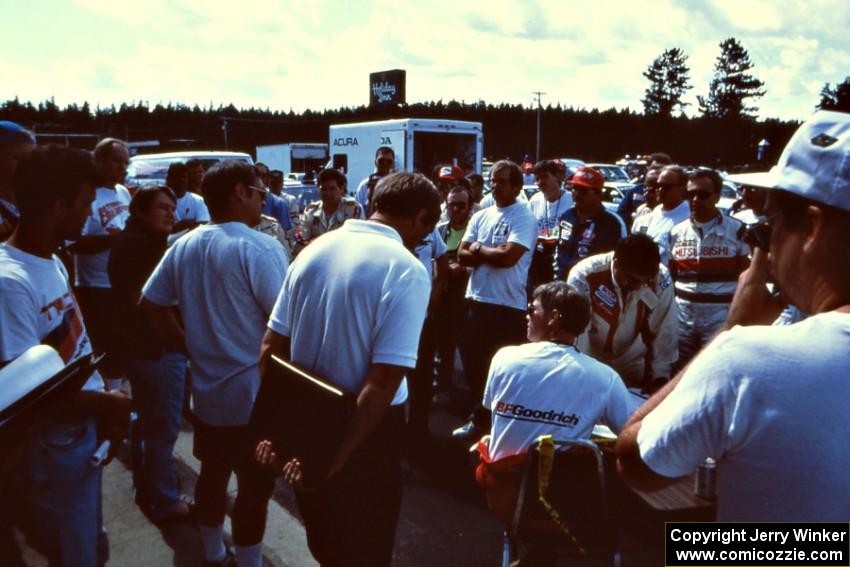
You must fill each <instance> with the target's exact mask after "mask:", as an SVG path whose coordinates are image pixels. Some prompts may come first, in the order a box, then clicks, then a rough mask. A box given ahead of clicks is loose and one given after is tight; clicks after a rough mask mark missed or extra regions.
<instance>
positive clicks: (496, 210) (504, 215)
mask: <svg viewBox="0 0 850 567" xmlns="http://www.w3.org/2000/svg"><path fill="white" fill-rule="evenodd" d="M463 242H470V243H471V242H480V243H481V244H482V245H483V246H489V247H491V248H495V247H498V246H501V245H504V244H508V243H510V242H513V243H515V244H519V245H520V246H522V247H523V248H525V250H526V251H525V253H524V254H523V255H522V257H520V259H519V261H518V262H517V263H516V264H514V265H513V266H511V267H510V268H497V267H496V266H490V265H488V264H481V265H480V266H478V267H477V268H475V269H474V270H473V271H472V276H471V277H470V278H469V284H468V285H467V288H466V297H467V298H468V299H472V300H474V301H480V302H481V303H492V304H495V305H504V306H506V307H512V308H514V309H521V310H523V311H524V310H525V308H526V304H527V302H528V298H527V296H526V292H525V283H526V280H527V279H528V267H529V266H530V265H531V250H533V249H534V245H535V243H536V242H537V220H536V219H535V218H534V215H533V214H532V213H531V211H530V210H529V209H528V207H527V206H526V205H524V204H522V203H519V202H515V203H514V204H513V205H510V206H508V207H488V208H486V209H483V210H481V211H478V212H477V213H475V214H474V215H473V216H472V218H471V219H470V221H469V225H468V226H467V227H466V234H464V235H463Z"/></svg>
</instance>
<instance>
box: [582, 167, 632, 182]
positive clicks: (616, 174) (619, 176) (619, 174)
mask: <svg viewBox="0 0 850 567" xmlns="http://www.w3.org/2000/svg"><path fill="white" fill-rule="evenodd" d="M591 167H593V169H596V170H598V171H599V173H601V174H602V177H604V178H605V181H628V180H629V176H628V175H626V172H625V171H623V170H622V168H620V167H616V166H613V165H593V166H591Z"/></svg>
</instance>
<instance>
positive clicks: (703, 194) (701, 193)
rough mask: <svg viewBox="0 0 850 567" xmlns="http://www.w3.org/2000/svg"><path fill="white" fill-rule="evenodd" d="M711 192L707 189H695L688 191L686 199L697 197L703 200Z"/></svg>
mask: <svg viewBox="0 0 850 567" xmlns="http://www.w3.org/2000/svg"><path fill="white" fill-rule="evenodd" d="M712 195H713V193H712V192H711V191H709V190H708V189H696V190H694V191H688V199H697V200H700V201H703V200H705V199H710V198H711V197H712Z"/></svg>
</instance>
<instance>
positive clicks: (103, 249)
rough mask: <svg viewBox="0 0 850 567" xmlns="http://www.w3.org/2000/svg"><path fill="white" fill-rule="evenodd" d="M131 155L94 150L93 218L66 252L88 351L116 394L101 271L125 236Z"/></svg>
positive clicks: (105, 143) (121, 148)
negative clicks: (88, 341) (69, 256)
mask: <svg viewBox="0 0 850 567" xmlns="http://www.w3.org/2000/svg"><path fill="white" fill-rule="evenodd" d="M129 160H130V154H129V153H128V150H127V144H125V143H124V142H123V141H121V140H117V139H115V138H104V139H103V140H101V141H100V142H99V143H98V144H97V146H95V148H94V164H95V167H96V168H97V172H98V177H99V181H98V187H97V190H96V196H95V200H94V202H93V203H92V212H91V215H89V218H88V221H87V222H86V225H85V226H84V227H83V232H82V235H81V236H80V237H79V238H77V239H76V240H75V241H74V242H73V243H72V244H71V246H69V248H68V249H69V250H70V251H71V252H72V253H73V254H74V271H75V280H76V282H75V283H76V289H75V292H76V295H77V299H78V301H79V302H80V309H82V311H83V316H84V317H85V318H86V325H87V328H88V330H89V335H90V336H91V340H92V346H93V347H94V349H95V351H96V352H98V353H106V354H107V356H106V358H104V360H103V363H102V364H101V371H102V372H103V373H104V376H105V378H106V379H107V380H108V381H109V385H110V388H114V389H120V384H121V375H122V374H123V371H122V370H121V366H120V364H119V363H118V360H117V357H116V356H115V351H116V349H115V347H114V346H113V344H114V343H113V341H114V340H115V339H116V337H117V336H118V333H116V332H115V326H116V325H117V324H118V323H119V322H118V321H115V320H114V317H113V311H112V305H113V301H112V286H111V285H110V283H109V274H108V273H107V270H106V267H107V264H108V263H109V250H110V249H111V248H112V243H113V241H114V240H115V237H116V236H117V235H118V234H120V233H121V231H122V230H124V225H125V224H126V222H127V217H128V216H129V214H130V213H129V210H130V193H129V191H127V188H126V187H124V186H123V185H121V183H122V182H123V181H124V176H125V175H126V174H127V164H128V163H129Z"/></svg>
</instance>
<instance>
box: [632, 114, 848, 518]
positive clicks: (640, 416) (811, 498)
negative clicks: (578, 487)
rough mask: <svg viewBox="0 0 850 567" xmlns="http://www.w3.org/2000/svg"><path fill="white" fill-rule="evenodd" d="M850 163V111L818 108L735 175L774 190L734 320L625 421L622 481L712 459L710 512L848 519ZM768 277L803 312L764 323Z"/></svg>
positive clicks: (664, 480) (653, 483) (677, 471)
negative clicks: (771, 161)
mask: <svg viewBox="0 0 850 567" xmlns="http://www.w3.org/2000/svg"><path fill="white" fill-rule="evenodd" d="M848 163H850V115H848V114H843V113H839V112H825V111H822V112H818V113H816V114H815V115H814V116H813V117H812V118H810V119H809V120H808V121H807V122H805V123H804V124H803V125H802V126H800V128H799V129H798V130H797V132H796V133H795V134H794V136H793V137H792V138H791V140H790V141H789V142H788V145H787V146H786V147H785V150H784V151H783V152H782V156H781V157H780V158H779V163H778V165H777V167H776V168H775V169H774V170H772V171H771V172H768V173H766V174H747V175H746V176H745V177H746V179H740V181H741V182H744V181H746V184H748V185H752V186H756V187H764V188H766V189H769V191H768V200H767V207H766V210H765V214H766V221H765V223H764V224H763V225H762V226H761V228H760V229H759V231H760V234H759V239H758V242H759V248H756V249H755V251H754V254H753V260H752V264H751V265H750V268H749V269H748V270H747V271H746V272H744V274H742V276H741V279H740V280H739V285H738V289H737V290H736V292H735V297H734V299H733V300H732V305H731V307H730V310H729V317H728V318H727V321H726V324H725V327H726V328H728V329H730V330H728V331H726V332H723V333H721V334H720V335H719V336H718V337H717V338H716V339H714V341H712V342H711V343H710V344H709V345H708V346H707V347H706V348H705V349H703V351H702V352H700V353H699V354H698V355H697V356H696V358H695V359H694V360H693V361H692V362H691V364H690V365H689V366H687V367H686V368H685V369H684V370H683V371H682V372H681V373H680V374H679V375H678V376H677V377H676V378H675V379H674V380H672V381H671V382H670V383H669V384H668V385H667V386H666V387H665V388H664V389H662V390H661V391H660V392H658V394H656V395H655V396H654V397H653V398H651V399H650V400H649V401H648V402H647V403H646V404H645V405H644V406H642V407H641V408H640V409H639V410H638V411H637V412H636V413H635V414H634V415H633V416H632V417H631V418H630V419H629V422H628V423H627V424H626V428H625V429H624V430H623V432H622V433H621V434H620V437H619V439H618V441H617V454H618V463H619V468H620V471H621V474H622V475H623V476H624V477H625V479H626V481H627V482H629V483H631V484H633V485H635V486H639V487H643V488H646V489H652V488H658V487H660V486H664V485H667V484H669V483H671V482H673V480H674V479H675V478H677V477H681V476H684V475H687V474H690V473H691V472H693V471H694V470H695V469H696V468H697V467H698V466H699V465H700V464H701V463H703V462H704V461H705V459H706V458H712V459H714V460H715V461H716V462H717V471H718V475H717V478H718V485H717V491H718V506H717V519H718V520H721V521H738V522H748V521H750V522H787V521H794V522H815V521H817V522H830V521H831V522H846V521H847V511H848V510H850V476H848V475H847V470H848V467H850V445H848V444H847V435H848V433H850V431H848V426H847V407H848V405H850V382H848V379H847V378H848V376H850V249H848V248H847V247H846V246H836V244H835V243H836V242H847V241H848V240H850V170H848V168H847V164H848ZM742 177H744V176H742ZM736 181H738V180H736ZM769 278H772V279H773V280H774V281H775V283H776V286H777V287H778V289H779V291H780V293H781V294H782V296H783V297H784V298H785V299H786V300H787V301H789V302H791V303H792V304H794V305H796V306H797V307H799V308H800V309H802V310H803V311H805V312H807V313H810V314H811V316H810V317H809V318H808V319H806V320H804V321H801V322H799V323H795V324H791V325H783V326H770V325H769V323H770V318H771V317H773V316H774V315H775V311H774V310H772V309H766V308H765V307H766V306H767V305H768V304H769V303H771V296H770V294H769V293H768V289H767V280H768V279H769ZM765 315H767V317H765ZM735 325H741V326H735Z"/></svg>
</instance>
